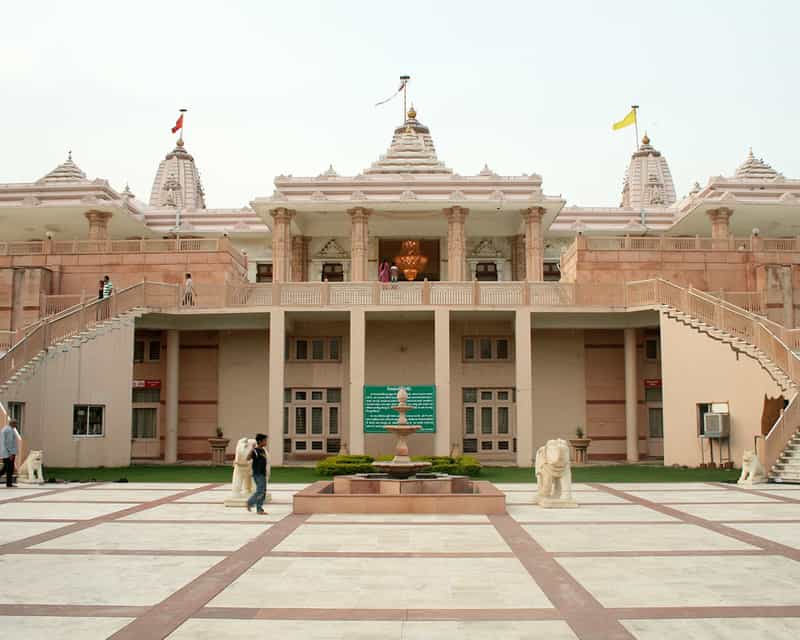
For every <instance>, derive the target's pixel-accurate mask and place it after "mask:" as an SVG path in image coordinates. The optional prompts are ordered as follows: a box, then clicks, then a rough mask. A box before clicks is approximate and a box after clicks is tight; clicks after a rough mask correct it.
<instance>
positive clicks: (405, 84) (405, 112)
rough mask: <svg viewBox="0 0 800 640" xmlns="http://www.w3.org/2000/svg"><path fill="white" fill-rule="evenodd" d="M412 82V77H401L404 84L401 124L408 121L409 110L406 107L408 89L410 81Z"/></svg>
mask: <svg viewBox="0 0 800 640" xmlns="http://www.w3.org/2000/svg"><path fill="white" fill-rule="evenodd" d="M409 80H411V76H400V82H402V83H403V118H402V120H400V122H405V121H406V114H407V113H408V109H407V107H406V87H408V81H409Z"/></svg>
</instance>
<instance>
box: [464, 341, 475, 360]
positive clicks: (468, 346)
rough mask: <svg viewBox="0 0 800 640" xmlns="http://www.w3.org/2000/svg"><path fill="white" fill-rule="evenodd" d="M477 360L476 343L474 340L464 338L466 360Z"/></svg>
mask: <svg viewBox="0 0 800 640" xmlns="http://www.w3.org/2000/svg"><path fill="white" fill-rule="evenodd" d="M474 359H475V341H474V340H473V339H472V338H464V360H474Z"/></svg>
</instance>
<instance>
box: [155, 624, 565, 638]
mask: <svg viewBox="0 0 800 640" xmlns="http://www.w3.org/2000/svg"><path fill="white" fill-rule="evenodd" d="M226 637H231V638H237V640H262V639H263V638H280V639H281V640H308V639H310V638H313V640H375V639H376V638H380V639H381V640H453V638H458V639H459V640H484V639H485V638H498V639H502V640H531V639H534V638H547V639H548V640H575V639H576V636H575V634H573V633H572V630H571V629H570V628H569V625H567V623H565V622H562V621H559V620H525V621H491V622H487V621H455V620H443V621H439V620H436V621H424V622H423V621H405V622H404V621H400V620H398V621H384V620H381V621H351V620H197V619H195V620H187V621H186V622H185V623H184V624H183V625H181V627H179V628H178V629H177V630H176V631H175V632H174V633H173V634H172V635H170V636H168V639H169V640H219V639H220V638H226Z"/></svg>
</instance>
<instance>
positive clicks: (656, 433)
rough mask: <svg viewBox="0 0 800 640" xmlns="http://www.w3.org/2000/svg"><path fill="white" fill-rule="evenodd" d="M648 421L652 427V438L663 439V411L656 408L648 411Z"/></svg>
mask: <svg viewBox="0 0 800 640" xmlns="http://www.w3.org/2000/svg"><path fill="white" fill-rule="evenodd" d="M648 420H649V425H650V437H651V438H663V437H664V411H663V409H657V408H655V407H651V408H650V409H648Z"/></svg>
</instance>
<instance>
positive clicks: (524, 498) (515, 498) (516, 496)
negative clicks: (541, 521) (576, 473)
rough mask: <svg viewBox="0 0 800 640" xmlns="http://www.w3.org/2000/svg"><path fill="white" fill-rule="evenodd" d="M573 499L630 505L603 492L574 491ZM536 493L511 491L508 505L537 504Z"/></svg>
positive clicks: (507, 494)
mask: <svg viewBox="0 0 800 640" xmlns="http://www.w3.org/2000/svg"><path fill="white" fill-rule="evenodd" d="M572 499H573V500H575V502H577V503H578V504H596V503H599V502H602V503H612V504H629V501H628V500H626V499H625V498H619V497H617V496H612V495H611V494H610V493H605V492H603V491H573V492H572ZM535 503H536V492H535V491H509V492H508V493H506V504H535Z"/></svg>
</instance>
